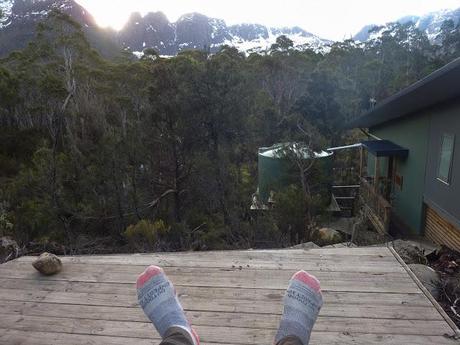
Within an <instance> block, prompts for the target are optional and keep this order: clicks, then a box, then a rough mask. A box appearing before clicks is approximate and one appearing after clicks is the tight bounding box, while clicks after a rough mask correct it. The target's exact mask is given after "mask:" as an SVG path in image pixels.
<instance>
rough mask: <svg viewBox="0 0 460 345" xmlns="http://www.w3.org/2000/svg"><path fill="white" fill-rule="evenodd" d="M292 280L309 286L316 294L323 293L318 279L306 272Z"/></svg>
mask: <svg viewBox="0 0 460 345" xmlns="http://www.w3.org/2000/svg"><path fill="white" fill-rule="evenodd" d="M292 279H297V280H298V281H300V282H302V283H304V284H306V285H308V286H309V287H310V288H312V289H313V290H315V291H316V292H321V286H320V283H319V280H318V278H316V277H315V276H313V275H311V274H309V273H307V272H305V271H299V272H297V273H296V274H294V275H293V276H292Z"/></svg>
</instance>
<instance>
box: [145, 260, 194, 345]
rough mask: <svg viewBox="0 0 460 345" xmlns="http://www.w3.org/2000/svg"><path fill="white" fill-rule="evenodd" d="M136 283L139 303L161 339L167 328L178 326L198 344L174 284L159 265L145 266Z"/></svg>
mask: <svg viewBox="0 0 460 345" xmlns="http://www.w3.org/2000/svg"><path fill="white" fill-rule="evenodd" d="M136 285H137V297H138V300H139V304H140V306H141V307H142V309H143V310H144V313H145V315H147V317H148V318H149V319H150V321H152V323H153V325H154V326H155V328H156V329H157V331H158V333H159V334H160V336H161V337H162V338H163V339H164V337H165V335H167V334H169V333H170V332H167V331H168V330H171V329H174V328H180V329H183V330H185V331H187V333H188V334H189V335H190V337H191V339H192V340H193V343H194V344H195V345H199V338H198V335H197V334H196V333H195V331H194V330H193V329H192V327H191V326H190V323H189V322H188V320H187V318H186V316H185V313H184V310H183V309H182V306H181V305H180V303H179V300H178V298H177V295H176V292H175V289H174V286H173V285H172V283H171V282H170V281H169V279H168V278H167V277H166V275H165V273H164V272H163V270H162V269H161V268H160V267H157V266H149V267H147V269H146V270H145V271H144V272H143V273H142V274H141V275H140V276H139V277H138V278H137V284H136Z"/></svg>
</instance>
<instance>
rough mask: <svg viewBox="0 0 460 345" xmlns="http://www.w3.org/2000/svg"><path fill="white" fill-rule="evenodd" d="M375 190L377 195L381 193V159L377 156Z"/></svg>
mask: <svg viewBox="0 0 460 345" xmlns="http://www.w3.org/2000/svg"><path fill="white" fill-rule="evenodd" d="M374 170H375V171H374V190H375V192H376V193H378V192H379V180H380V159H379V157H378V156H375V167H374Z"/></svg>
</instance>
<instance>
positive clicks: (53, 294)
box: [0, 248, 458, 345]
mask: <svg viewBox="0 0 460 345" xmlns="http://www.w3.org/2000/svg"><path fill="white" fill-rule="evenodd" d="M32 260H33V258H32V257H22V258H19V259H17V260H14V261H12V262H9V263H6V264H4V265H0V344H14V345H19V344H24V345H25V344H27V345H29V344H30V345H31V344H33V345H36V344H44V345H53V344H59V345H80V344H85V345H86V344H95V345H96V344H97V345H99V344H101V345H104V344H111V345H116V344H120V345H121V344H123V345H130V344H133V345H144V344H145V345H152V344H155V343H159V342H160V341H159V337H158V334H157V333H156V331H155V330H154V328H153V326H152V325H151V324H150V323H149V322H148V320H147V319H146V317H145V316H144V314H143V312H142V310H141V309H140V308H139V307H138V305H137V298H136V289H135V281H136V277H137V275H138V274H139V273H141V272H142V271H143V269H144V268H145V266H147V265H150V264H156V265H159V266H162V267H164V269H165V271H166V273H167V274H168V275H169V277H170V278H171V280H172V281H173V282H174V283H175V285H176V288H177V292H178V294H179V296H180V299H181V301H182V304H183V305H184V308H185V310H186V312H187V315H188V317H189V319H190V320H191V322H192V324H193V325H194V326H195V329H196V330H197V331H198V333H199V335H200V337H201V342H202V344H203V345H206V344H220V345H224V344H226V345H230V344H254V345H261V344H272V343H273V337H274V334H275V332H276V328H277V326H278V321H279V318H280V314H281V312H282V304H281V300H282V296H283V293H284V289H285V288H286V285H287V281H288V279H289V278H290V276H291V275H292V274H293V273H294V272H296V271H297V270H299V269H304V270H307V271H309V272H311V273H313V274H315V275H316V276H317V277H318V278H319V279H320V281H321V286H322V288H323V294H324V302H325V304H324V306H323V309H322V310H321V314H320V317H319V319H318V321H317V323H316V325H315V328H314V331H313V334H312V337H311V342H310V344H324V345H326V344H327V345H331V344H340V345H343V344H458V342H457V341H455V340H453V339H451V338H449V336H452V335H454V333H455V331H456V330H455V329H453V328H451V326H449V322H450V320H449V319H448V318H447V319H445V318H444V317H443V315H442V312H440V311H439V309H438V306H437V305H436V303H435V304H433V303H432V302H431V301H430V300H429V298H427V296H426V295H425V294H424V292H423V291H422V290H421V289H420V288H419V286H418V285H417V284H416V282H415V281H414V280H413V279H412V278H411V276H410V275H409V274H408V272H407V271H406V269H405V268H404V267H403V265H402V264H401V263H400V262H399V261H398V260H397V258H396V257H395V256H394V253H393V251H392V250H390V249H388V248H337V249H313V250H309V251H304V250H301V249H300V250H295V249H292V250H249V251H226V252H223V251H220V252H217V251H216V252H187V253H164V254H139V255H108V256H80V257H65V258H63V260H62V261H63V264H64V267H63V270H62V272H61V273H59V274H57V275H56V276H52V277H42V276H40V275H39V274H38V273H37V272H35V270H34V269H33V268H32V265H31V262H32Z"/></svg>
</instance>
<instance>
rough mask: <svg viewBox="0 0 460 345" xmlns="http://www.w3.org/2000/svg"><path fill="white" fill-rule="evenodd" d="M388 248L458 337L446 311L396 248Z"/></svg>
mask: <svg viewBox="0 0 460 345" xmlns="http://www.w3.org/2000/svg"><path fill="white" fill-rule="evenodd" d="M388 250H389V251H390V252H391V253H392V254H393V256H394V257H395V258H396V260H398V262H399V264H400V265H401V266H402V267H403V268H404V269H405V270H406V272H407V274H409V276H410V277H411V278H412V280H413V281H414V282H415V284H417V286H418V287H419V289H420V290H422V292H423V294H424V295H425V296H426V297H427V298H428V300H429V301H430V302H431V304H432V305H433V307H435V309H436V310H437V311H438V313H439V314H441V316H442V317H443V319H444V320H445V321H446V322H447V324H448V325H449V326H450V328H452V330H453V331H454V336H455V337H456V339H458V338H457V337H460V329H459V328H458V327H457V325H456V324H455V322H454V321H452V319H451V318H450V317H449V315H447V313H446V312H445V311H444V309H443V308H442V307H441V306H440V305H439V303H438V301H436V300H435V299H434V297H433V296H432V295H431V293H430V292H429V291H428V289H427V288H426V287H425V286H424V285H423V284H422V282H421V281H420V280H419V279H418V278H417V276H416V275H415V273H414V272H412V270H411V269H410V268H409V266H407V264H406V263H405V262H404V260H403V259H402V258H401V257H400V256H399V254H398V253H397V252H396V250H395V249H394V248H393V247H391V246H388Z"/></svg>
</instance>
